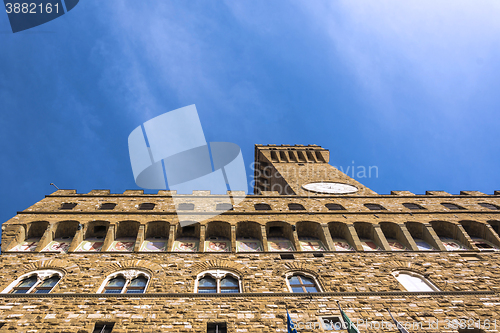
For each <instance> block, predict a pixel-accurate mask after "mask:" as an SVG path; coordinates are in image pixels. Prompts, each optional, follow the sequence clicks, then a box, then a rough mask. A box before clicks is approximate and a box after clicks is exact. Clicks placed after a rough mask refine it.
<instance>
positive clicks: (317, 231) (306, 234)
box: [295, 221, 329, 251]
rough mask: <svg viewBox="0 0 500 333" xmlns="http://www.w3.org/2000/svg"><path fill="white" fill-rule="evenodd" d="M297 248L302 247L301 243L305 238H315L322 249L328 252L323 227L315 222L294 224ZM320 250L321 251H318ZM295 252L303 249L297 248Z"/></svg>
mask: <svg viewBox="0 0 500 333" xmlns="http://www.w3.org/2000/svg"><path fill="white" fill-rule="evenodd" d="M295 225H296V228H297V236H298V239H299V244H298V245H299V246H300V247H302V243H301V241H302V240H303V239H306V238H316V239H317V240H319V241H321V243H322V245H323V247H322V248H324V249H326V250H329V241H328V240H327V238H326V235H325V232H324V229H323V226H322V224H321V223H320V222H315V221H299V222H297V223H296V224H295ZM320 250H321V249H320ZM297 251H304V248H298V249H297Z"/></svg>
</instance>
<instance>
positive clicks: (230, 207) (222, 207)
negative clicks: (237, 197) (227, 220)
mask: <svg viewBox="0 0 500 333" xmlns="http://www.w3.org/2000/svg"><path fill="white" fill-rule="evenodd" d="M215 209H216V210H233V205H231V204H230V203H220V204H217V205H215Z"/></svg>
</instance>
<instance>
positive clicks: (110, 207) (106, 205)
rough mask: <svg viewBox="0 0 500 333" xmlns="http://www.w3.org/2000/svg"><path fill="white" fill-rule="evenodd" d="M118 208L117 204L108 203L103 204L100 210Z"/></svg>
mask: <svg viewBox="0 0 500 333" xmlns="http://www.w3.org/2000/svg"><path fill="white" fill-rule="evenodd" d="M115 207H116V204H115V203H112V202H106V203H103V204H102V205H101V207H99V209H101V210H112V209H114V208H115Z"/></svg>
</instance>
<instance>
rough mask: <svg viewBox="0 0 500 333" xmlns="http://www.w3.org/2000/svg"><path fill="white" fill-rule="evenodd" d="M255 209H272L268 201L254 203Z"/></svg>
mask: <svg viewBox="0 0 500 333" xmlns="http://www.w3.org/2000/svg"><path fill="white" fill-rule="evenodd" d="M254 208H255V210H271V206H270V205H268V204H266V203H258V204H255V205H254Z"/></svg>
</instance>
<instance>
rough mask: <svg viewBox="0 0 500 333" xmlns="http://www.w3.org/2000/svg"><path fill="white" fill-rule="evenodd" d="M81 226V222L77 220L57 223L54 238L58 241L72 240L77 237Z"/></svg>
mask: <svg viewBox="0 0 500 333" xmlns="http://www.w3.org/2000/svg"><path fill="white" fill-rule="evenodd" d="M79 225H80V222H78V221H76V220H64V221H59V222H56V223H55V224H54V228H53V233H54V235H53V238H54V239H56V238H64V237H69V238H71V239H72V238H73V237H75V234H76V232H77V230H78V227H79Z"/></svg>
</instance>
